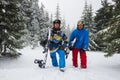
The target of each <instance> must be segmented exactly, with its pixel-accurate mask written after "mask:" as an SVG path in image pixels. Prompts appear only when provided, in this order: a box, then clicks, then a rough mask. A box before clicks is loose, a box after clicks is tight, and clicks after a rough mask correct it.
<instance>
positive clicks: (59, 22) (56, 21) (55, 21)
mask: <svg viewBox="0 0 120 80" xmlns="http://www.w3.org/2000/svg"><path fill="white" fill-rule="evenodd" d="M55 23H58V24H59V25H60V24H61V21H60V20H59V19H56V20H54V21H53V24H55Z"/></svg>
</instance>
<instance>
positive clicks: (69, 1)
mask: <svg viewBox="0 0 120 80" xmlns="http://www.w3.org/2000/svg"><path fill="white" fill-rule="evenodd" d="M85 1H87V3H88V5H89V4H92V8H93V13H94V14H95V11H96V10H98V9H99V8H100V7H101V0H39V5H41V2H42V3H43V4H44V6H45V10H47V11H48V12H49V14H51V13H52V14H53V17H54V14H55V12H56V6H57V3H58V4H59V6H60V14H61V16H62V17H63V18H64V19H65V20H66V23H67V24H69V25H70V26H71V27H72V26H74V25H76V24H77V21H78V20H79V19H80V18H81V16H82V12H83V9H84V4H85ZM109 1H111V0H109Z"/></svg>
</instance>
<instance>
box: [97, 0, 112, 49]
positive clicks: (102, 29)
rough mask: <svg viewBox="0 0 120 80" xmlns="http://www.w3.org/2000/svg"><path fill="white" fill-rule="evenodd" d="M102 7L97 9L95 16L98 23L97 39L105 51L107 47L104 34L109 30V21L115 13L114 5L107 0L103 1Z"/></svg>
mask: <svg viewBox="0 0 120 80" xmlns="http://www.w3.org/2000/svg"><path fill="white" fill-rule="evenodd" d="M101 4H102V7H101V8H100V9H99V10H98V11H97V13H96V16H95V23H96V29H97V34H96V36H97V37H96V39H95V41H96V42H97V44H98V45H99V47H100V49H99V50H102V51H104V50H105V49H106V44H107V43H106V42H105V41H104V36H105V34H106V31H107V30H108V25H109V21H110V20H111V18H112V16H113V13H112V8H113V7H112V6H111V5H110V3H108V1H107V0H103V1H101Z"/></svg>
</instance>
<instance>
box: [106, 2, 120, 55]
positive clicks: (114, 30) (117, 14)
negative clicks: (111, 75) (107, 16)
mask: <svg viewBox="0 0 120 80" xmlns="http://www.w3.org/2000/svg"><path fill="white" fill-rule="evenodd" d="M113 1H114V2H115V4H114V5H112V6H113V17H112V19H111V20H110V21H109V25H108V31H107V32H106V33H105V39H104V41H105V42H106V44H107V48H106V49H105V50H104V51H105V52H107V54H106V55H105V56H112V55H114V54H115V53H120V6H119V5H120V1H119V0H113Z"/></svg>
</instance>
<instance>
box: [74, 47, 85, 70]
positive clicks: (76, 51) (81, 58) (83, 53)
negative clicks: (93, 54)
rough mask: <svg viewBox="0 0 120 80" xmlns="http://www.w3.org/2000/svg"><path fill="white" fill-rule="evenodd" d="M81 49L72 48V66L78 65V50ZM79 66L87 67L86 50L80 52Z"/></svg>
mask: <svg viewBox="0 0 120 80" xmlns="http://www.w3.org/2000/svg"><path fill="white" fill-rule="evenodd" d="M80 50H81V49H78V48H74V49H72V62H73V66H74V67H78V60H77V58H78V52H80ZM80 62H81V64H80V66H81V68H86V67H87V56H86V51H84V52H82V53H80Z"/></svg>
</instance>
